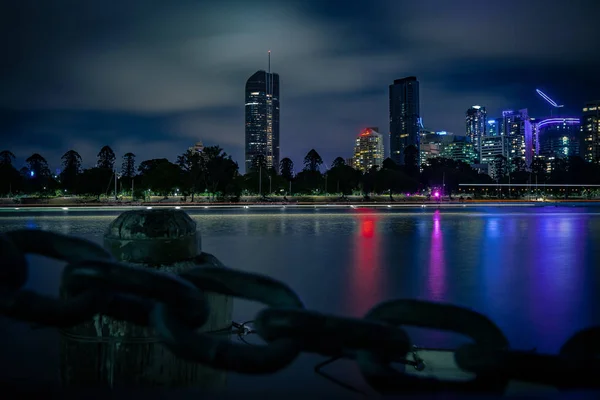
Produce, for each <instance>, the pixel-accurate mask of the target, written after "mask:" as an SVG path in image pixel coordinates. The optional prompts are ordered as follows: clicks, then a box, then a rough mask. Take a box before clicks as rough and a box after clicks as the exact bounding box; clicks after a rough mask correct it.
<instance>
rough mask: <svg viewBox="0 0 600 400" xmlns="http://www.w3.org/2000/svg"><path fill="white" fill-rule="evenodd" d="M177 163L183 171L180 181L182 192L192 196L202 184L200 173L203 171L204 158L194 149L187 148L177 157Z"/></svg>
mask: <svg viewBox="0 0 600 400" xmlns="http://www.w3.org/2000/svg"><path fill="white" fill-rule="evenodd" d="M177 164H178V165H179V168H181V170H182V171H183V177H182V183H183V186H182V188H183V193H184V194H185V195H188V194H190V195H191V196H192V199H191V200H192V202H194V195H195V194H196V191H197V190H198V189H199V188H200V186H201V185H202V183H203V181H204V179H203V178H202V173H203V171H204V158H203V157H202V155H200V153H198V152H197V151H195V150H190V149H188V150H187V151H186V152H185V153H183V154H182V155H180V156H178V157H177Z"/></svg>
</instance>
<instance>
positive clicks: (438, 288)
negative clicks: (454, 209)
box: [427, 210, 446, 301]
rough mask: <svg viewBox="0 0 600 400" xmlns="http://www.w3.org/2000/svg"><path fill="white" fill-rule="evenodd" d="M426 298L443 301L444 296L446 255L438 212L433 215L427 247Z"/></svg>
mask: <svg viewBox="0 0 600 400" xmlns="http://www.w3.org/2000/svg"><path fill="white" fill-rule="evenodd" d="M427 291H428V293H427V297H428V298H429V299H431V300H438V301H440V300H445V296H446V255H445V252H444V239H443V237H442V228H441V222H440V210H436V211H435V213H433V229H432V231H431V244H430V246H429V274H428V277H427Z"/></svg>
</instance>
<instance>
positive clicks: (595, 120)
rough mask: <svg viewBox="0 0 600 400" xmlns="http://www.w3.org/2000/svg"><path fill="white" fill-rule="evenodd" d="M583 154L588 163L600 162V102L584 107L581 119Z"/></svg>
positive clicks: (590, 103)
mask: <svg viewBox="0 0 600 400" xmlns="http://www.w3.org/2000/svg"><path fill="white" fill-rule="evenodd" d="M581 133H582V138H583V146H582V153H583V158H584V160H585V161H587V162H594V163H597V162H600V100H598V101H594V102H589V103H587V104H586V105H585V107H583V116H582V117H581Z"/></svg>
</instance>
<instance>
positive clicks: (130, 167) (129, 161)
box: [121, 153, 135, 178]
mask: <svg viewBox="0 0 600 400" xmlns="http://www.w3.org/2000/svg"><path fill="white" fill-rule="evenodd" d="M121 176H122V177H124V178H133V177H134V176H135V154H133V153H126V154H125V155H124V156H123V164H121Z"/></svg>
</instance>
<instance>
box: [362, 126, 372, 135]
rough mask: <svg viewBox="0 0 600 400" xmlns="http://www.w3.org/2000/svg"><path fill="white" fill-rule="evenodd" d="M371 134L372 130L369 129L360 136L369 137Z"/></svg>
mask: <svg viewBox="0 0 600 400" xmlns="http://www.w3.org/2000/svg"><path fill="white" fill-rule="evenodd" d="M370 133H371V130H370V129H369V128H367V129H365V130H364V131H362V133H361V134H360V136H369V134H370Z"/></svg>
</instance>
